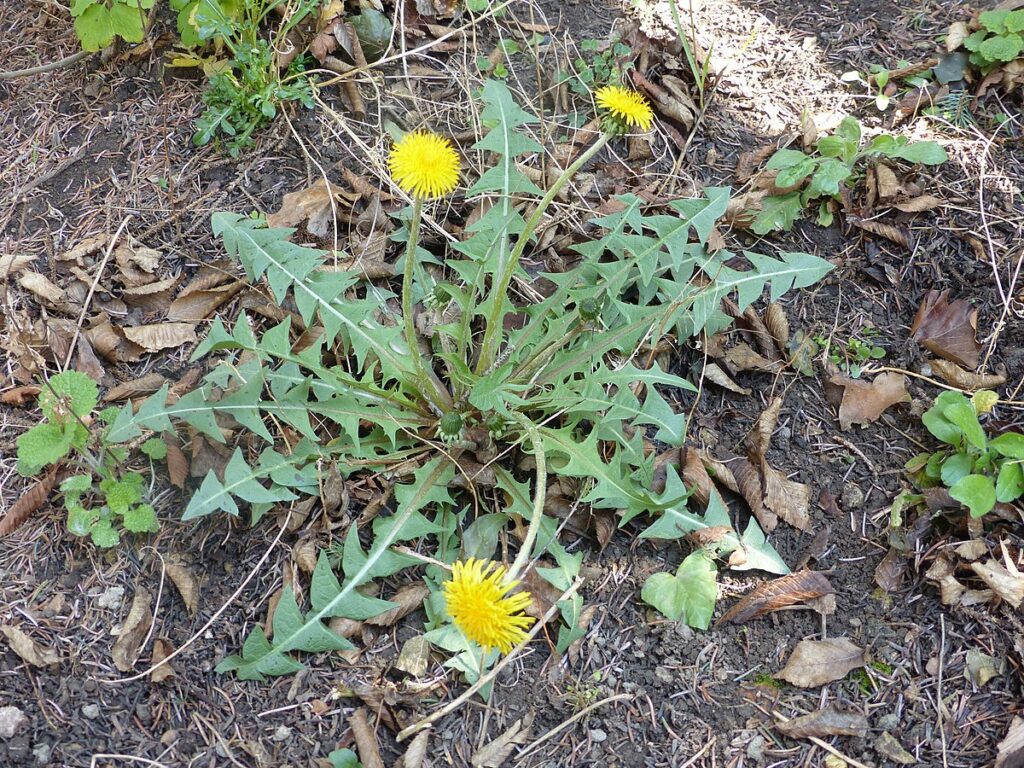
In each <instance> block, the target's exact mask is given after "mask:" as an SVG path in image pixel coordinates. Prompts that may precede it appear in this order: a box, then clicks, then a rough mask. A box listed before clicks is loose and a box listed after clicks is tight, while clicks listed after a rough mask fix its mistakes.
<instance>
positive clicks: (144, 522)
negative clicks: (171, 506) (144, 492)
mask: <svg viewBox="0 0 1024 768" xmlns="http://www.w3.org/2000/svg"><path fill="white" fill-rule="evenodd" d="M123 522H124V527H125V528H127V529H128V530H129V531H131V532H132V533H156V532H157V531H159V530H160V523H159V522H158V521H157V519H156V510H155V509H153V507H152V506H150V505H149V504H139V505H137V506H134V507H131V508H130V509H129V510H128V511H127V512H125V513H124V515H123Z"/></svg>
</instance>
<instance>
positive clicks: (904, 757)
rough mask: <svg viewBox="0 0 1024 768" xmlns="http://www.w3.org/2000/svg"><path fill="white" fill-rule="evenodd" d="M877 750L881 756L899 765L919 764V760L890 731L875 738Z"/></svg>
mask: <svg viewBox="0 0 1024 768" xmlns="http://www.w3.org/2000/svg"><path fill="white" fill-rule="evenodd" d="M875 751H876V752H877V753H878V754H879V756H880V757H883V758H885V759H886V760H889V761H891V762H894V763H896V764H898V765H918V760H917V758H916V757H914V756H913V755H912V754H910V753H909V752H907V750H905V749H904V748H903V745H902V744H900V743H899V741H898V740H897V739H896V737H895V736H893V735H892V734H891V733H889V732H888V731H884V732H882V733H881V734H879V736H878V738H877V739H875Z"/></svg>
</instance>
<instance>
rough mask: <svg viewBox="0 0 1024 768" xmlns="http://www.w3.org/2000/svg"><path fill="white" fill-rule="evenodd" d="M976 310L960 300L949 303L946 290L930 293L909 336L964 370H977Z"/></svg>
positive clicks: (978, 347) (911, 327)
mask: <svg viewBox="0 0 1024 768" xmlns="http://www.w3.org/2000/svg"><path fill="white" fill-rule="evenodd" d="M977 330H978V310H977V309H975V308H974V307H972V306H971V305H970V304H969V303H968V302H966V301H964V300H963V299H957V300H956V301H953V302H950V301H949V291H942V292H941V293H940V292H939V291H935V290H931V291H928V293H927V294H926V295H925V297H924V301H922V302H921V306H920V307H919V308H918V310H917V314H916V315H915V316H914V322H913V323H912V324H911V326H910V337H911V338H912V339H914V341H916V342H918V343H919V344H920V345H921V346H923V347H924V348H925V349H927V350H929V351H930V352H932V353H933V354H936V355H938V356H939V357H943V358H945V359H946V360H952V361H953V362H954V363H956V364H957V365H961V366H963V367H964V368H968V369H973V368H977V367H978V357H979V353H980V352H981V344H979V343H978V338H977Z"/></svg>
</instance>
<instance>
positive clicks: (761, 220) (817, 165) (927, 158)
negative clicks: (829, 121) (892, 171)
mask: <svg viewBox="0 0 1024 768" xmlns="http://www.w3.org/2000/svg"><path fill="white" fill-rule="evenodd" d="M862 136H863V134H862V131H861V126H860V123H859V122H857V120H856V119H855V118H853V117H844V118H843V119H842V121H841V122H840V123H839V126H838V127H837V128H836V130H835V133H834V134H833V135H831V136H823V137H821V138H820V139H818V141H817V144H816V152H815V154H813V155H808V154H806V153H804V152H801V151H800V150H798V149H780V150H778V151H777V152H776V153H775V154H774V155H772V156H771V158H769V160H768V162H767V163H766V165H765V168H766V169H767V170H774V171H778V174H777V175H776V177H775V186H776V187H777V188H778V189H779V190H782V191H780V192H779V193H778V194H775V195H768V196H766V197H764V198H763V199H762V200H761V202H760V209H759V210H756V211H751V215H753V216H754V217H755V218H754V221H753V223H752V224H751V227H750V228H751V230H752V231H753V232H755V233H756V234H759V235H766V234H768V233H769V232H772V231H774V230H784V231H787V232H788V231H789V230H790V229H792V227H793V224H794V222H795V221H796V220H797V218H799V216H800V215H801V213H802V212H803V211H804V209H806V208H808V207H810V206H812V205H814V204H817V208H818V223H819V224H820V225H822V226H826V227H827V226H829V225H830V224H831V223H832V220H833V212H832V210H833V206H834V205H835V204H836V203H838V202H839V201H840V200H841V199H842V195H841V187H842V186H844V185H850V184H851V183H854V182H856V180H857V179H858V178H859V176H860V173H861V171H860V167H861V164H862V163H863V162H864V161H865V160H869V159H872V158H876V157H886V158H892V159H898V160H905V161H906V162H909V163H920V164H922V165H941V164H942V163H944V162H946V160H947V156H946V152H945V150H944V149H942V147H940V146H939V145H938V144H936V143H935V142H934V141H916V142H911V141H910V140H909V139H907V138H906V137H905V136H891V135H889V134H884V133H883V134H881V135H879V136H876V137H875V138H874V139H872V140H871V141H870V142H868V143H867V144H863V142H862Z"/></svg>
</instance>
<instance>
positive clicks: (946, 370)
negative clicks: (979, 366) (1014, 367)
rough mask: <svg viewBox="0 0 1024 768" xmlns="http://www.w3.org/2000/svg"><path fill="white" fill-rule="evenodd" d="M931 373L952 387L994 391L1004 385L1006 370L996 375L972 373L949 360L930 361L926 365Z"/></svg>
mask: <svg viewBox="0 0 1024 768" xmlns="http://www.w3.org/2000/svg"><path fill="white" fill-rule="evenodd" d="M928 364H929V365H930V366H931V368H932V371H933V372H935V373H937V374H938V375H939V376H941V377H942V378H943V379H945V380H946V381H948V382H949V383H950V384H952V385H953V386H954V387H958V388H960V389H966V390H970V391H972V392H973V391H974V390H976V389H995V388H996V387H1000V386H1002V385H1003V384H1005V383H1006V369H1005V368H1003V369H1002V370H1000V371H999V372H998V373H972V372H971V371H965V370H964V369H963V368H961V367H960V366H959V365H957V364H956V363H951V362H950V361H949V360H932V361H931V362H930V363H928Z"/></svg>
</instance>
